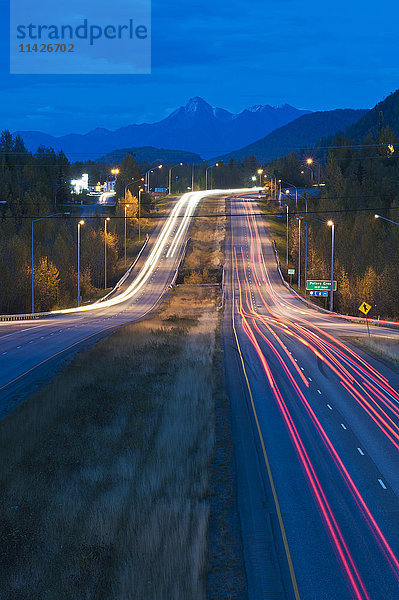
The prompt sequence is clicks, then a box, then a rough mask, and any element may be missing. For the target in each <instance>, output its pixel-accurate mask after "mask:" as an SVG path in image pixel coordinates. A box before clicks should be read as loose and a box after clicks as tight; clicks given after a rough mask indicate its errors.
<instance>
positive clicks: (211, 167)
mask: <svg viewBox="0 0 399 600" xmlns="http://www.w3.org/2000/svg"><path fill="white" fill-rule="evenodd" d="M218 166H219V163H215V164H214V165H211V166H210V167H208V168H207V169H206V171H205V189H206V190H207V189H208V171H209V169H210V171H211V190H213V175H212V172H213V167H218ZM255 180H256V178H255Z"/></svg>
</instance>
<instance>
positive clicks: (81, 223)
mask: <svg viewBox="0 0 399 600" xmlns="http://www.w3.org/2000/svg"><path fill="white" fill-rule="evenodd" d="M84 224H85V222H84V221H83V220H82V221H79V223H78V306H80V228H81V226H82V225H84Z"/></svg>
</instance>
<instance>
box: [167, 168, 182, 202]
mask: <svg viewBox="0 0 399 600" xmlns="http://www.w3.org/2000/svg"><path fill="white" fill-rule="evenodd" d="M177 166H179V167H182V166H183V163H182V162H181V163H179V165H172V166H171V167H170V169H169V195H170V194H171V193H172V171H173V169H175V168H176V167H177Z"/></svg>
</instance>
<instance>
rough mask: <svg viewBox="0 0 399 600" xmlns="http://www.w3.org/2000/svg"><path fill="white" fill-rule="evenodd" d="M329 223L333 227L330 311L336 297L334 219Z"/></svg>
mask: <svg viewBox="0 0 399 600" xmlns="http://www.w3.org/2000/svg"><path fill="white" fill-rule="evenodd" d="M327 225H328V226H329V227H331V289H330V311H332V310H333V305H334V302H333V298H334V289H333V288H334V230H335V225H334V221H327Z"/></svg>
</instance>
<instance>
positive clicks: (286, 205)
mask: <svg viewBox="0 0 399 600" xmlns="http://www.w3.org/2000/svg"><path fill="white" fill-rule="evenodd" d="M284 206H285V207H286V209H287V251H286V253H287V269H288V218H289V216H288V210H289V209H288V204H284Z"/></svg>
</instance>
